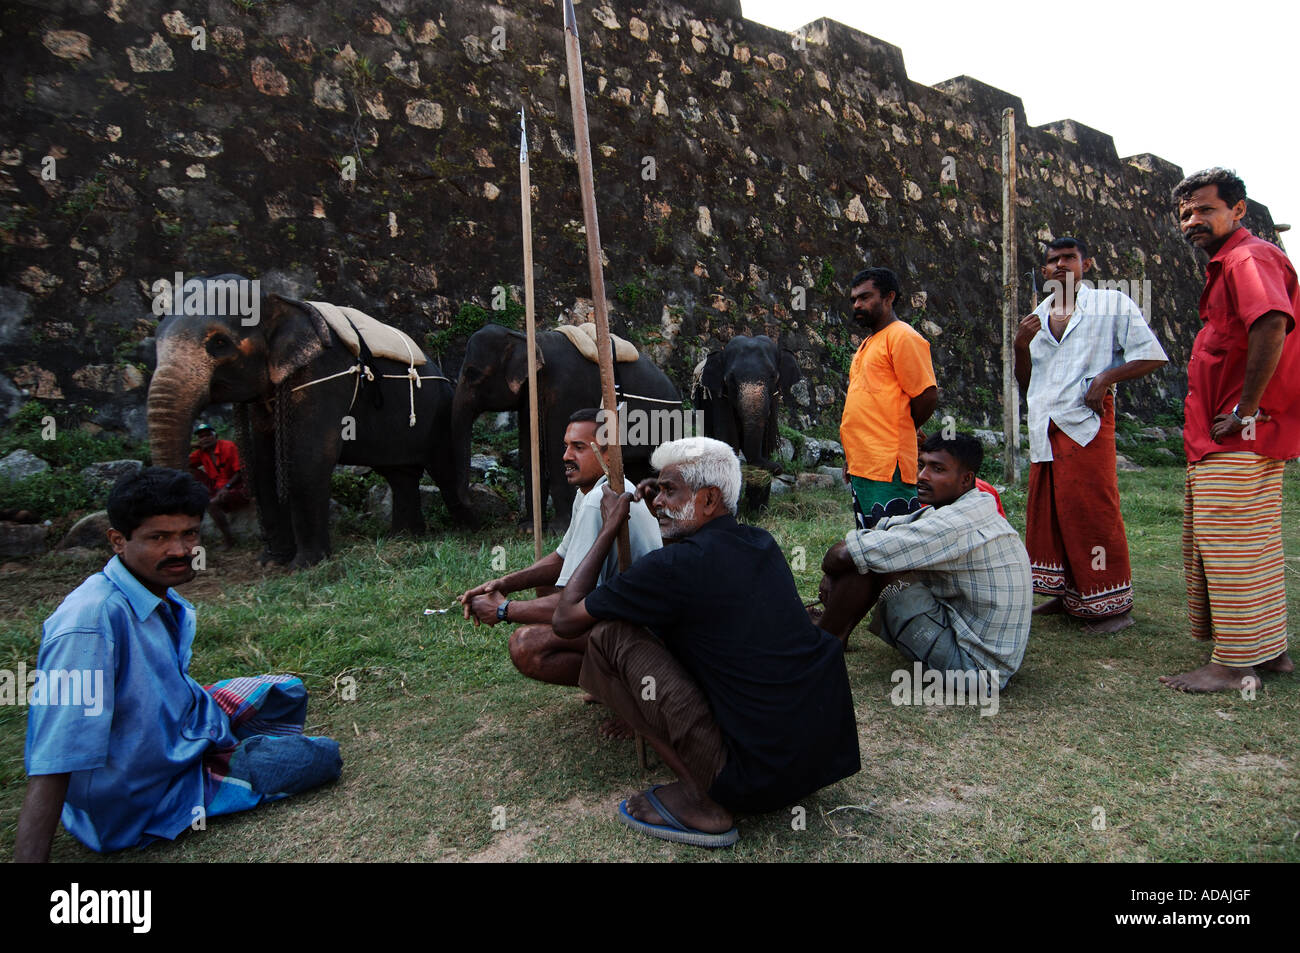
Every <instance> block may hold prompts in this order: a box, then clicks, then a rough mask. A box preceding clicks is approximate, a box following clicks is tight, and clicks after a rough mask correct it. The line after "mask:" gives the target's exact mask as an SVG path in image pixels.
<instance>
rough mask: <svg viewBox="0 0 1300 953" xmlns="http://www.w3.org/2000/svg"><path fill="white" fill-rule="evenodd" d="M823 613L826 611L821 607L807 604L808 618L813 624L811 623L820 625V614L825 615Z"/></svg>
mask: <svg viewBox="0 0 1300 953" xmlns="http://www.w3.org/2000/svg"><path fill="white" fill-rule="evenodd" d="M825 613H826V610H825V609H823V608H821V607H820V606H809V607H808V618H810V619H812V624H813V625H821V624H822V616H823V615H825Z"/></svg>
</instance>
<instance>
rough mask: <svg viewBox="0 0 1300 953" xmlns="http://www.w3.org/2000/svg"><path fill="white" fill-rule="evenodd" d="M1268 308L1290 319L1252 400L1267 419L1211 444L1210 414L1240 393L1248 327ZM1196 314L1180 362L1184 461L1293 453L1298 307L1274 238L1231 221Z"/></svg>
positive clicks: (1299, 440)
mask: <svg viewBox="0 0 1300 953" xmlns="http://www.w3.org/2000/svg"><path fill="white" fill-rule="evenodd" d="M1270 311H1281V312H1282V313H1283V314H1285V315H1287V316H1288V318H1289V319H1290V320H1288V321H1287V335H1286V338H1285V340H1284V341H1283V344H1282V358H1281V360H1280V361H1278V365H1277V370H1275V371H1274V372H1273V376H1272V377H1271V378H1270V379H1269V382H1268V387H1266V388H1265V389H1264V396H1263V398H1262V399H1261V400H1260V402H1259V406H1260V408H1261V409H1262V410H1264V411H1265V412H1266V413H1267V414H1268V415H1269V416H1270V417H1272V420H1270V421H1268V422H1266V423H1258V424H1256V426H1255V439H1254V440H1245V439H1243V437H1242V434H1244V433H1245V431H1240V432H1238V433H1235V434H1233V435H1232V436H1230V437H1225V438H1224V439H1223V441H1222V442H1221V443H1215V442H1214V441H1213V440H1211V439H1210V427H1211V426H1212V425H1213V424H1214V418H1215V417H1216V416H1218V415H1219V414H1226V413H1229V412H1230V411H1231V410H1232V408H1233V407H1235V406H1236V405H1237V403H1238V402H1239V401H1240V400H1241V388H1242V386H1243V385H1244V384H1245V381H1246V343H1247V339H1248V335H1249V333H1250V326H1251V325H1252V324H1254V323H1255V321H1256V320H1258V319H1259V318H1261V317H1263V316H1264V315H1265V314H1268V313H1269V312H1270ZM1200 314H1201V321H1202V322H1203V326H1202V327H1201V331H1200V333H1199V334H1197V335H1196V342H1195V343H1194V344H1193V345H1192V356H1191V359H1190V360H1189V361H1188V362H1187V400H1186V401H1185V402H1184V412H1185V415H1186V421H1185V423H1184V427H1183V448H1184V449H1185V450H1186V452H1187V460H1188V462H1189V463H1195V462H1196V461H1197V460H1199V459H1201V458H1202V457H1204V456H1205V455H1206V454H1210V453H1221V452H1223V451H1226V450H1244V451H1248V452H1251V453H1258V454H1260V455H1261V456H1265V457H1269V458H1271V459H1273V460H1290V459H1291V458H1292V457H1297V456H1300V335H1297V334H1294V333H1292V332H1293V331H1294V329H1295V321H1296V315H1297V314H1300V284H1298V283H1297V281H1296V270H1295V267H1294V266H1293V265H1292V264H1291V261H1290V259H1288V258H1287V256H1286V254H1285V253H1284V252H1283V251H1282V250H1281V249H1280V248H1278V247H1277V246H1276V245H1274V244H1272V243H1270V242H1266V241H1264V240H1263V239H1262V238H1256V237H1255V236H1254V235H1252V234H1251V233H1250V232H1249V231H1247V230H1246V229H1244V228H1238V229H1237V230H1236V231H1235V232H1234V233H1233V234H1232V235H1231V236H1230V237H1229V238H1228V240H1227V241H1226V242H1224V243H1223V247H1222V248H1220V249H1219V250H1218V252H1217V253H1216V254H1215V256H1214V257H1213V258H1211V259H1210V263H1209V265H1208V266H1207V267H1206V269H1205V290H1204V291H1202V292H1201V304H1200Z"/></svg>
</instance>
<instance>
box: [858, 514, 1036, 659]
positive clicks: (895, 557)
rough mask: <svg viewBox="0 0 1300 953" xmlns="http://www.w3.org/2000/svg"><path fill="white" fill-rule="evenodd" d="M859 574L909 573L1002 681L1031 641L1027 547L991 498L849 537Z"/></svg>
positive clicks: (892, 520)
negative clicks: (932, 597) (944, 607)
mask: <svg viewBox="0 0 1300 953" xmlns="http://www.w3.org/2000/svg"><path fill="white" fill-rule="evenodd" d="M844 542H845V543H846V544H847V545H848V549H849V555H850V556H852V557H853V562H854V564H855V565H856V566H857V567H858V572H862V573H865V572H868V571H871V572H880V573H897V572H912V573H914V574H915V578H916V581H917V582H919V583H921V584H923V585H925V586H926V587H927V588H928V589H929V590H930V591H931V592H933V593H934V597H935V598H936V599H937V600H938V601H939V602H941V603H942V604H943V605H944V606H946V607H947V609H948V610H949V620H948V621H949V624H950V625H951V626H952V630H953V633H954V635H955V636H956V638H957V644H958V645H960V646H961V647H962V648H963V649H965V650H966V651H967V652H968V653H969V654H970V655H971V657H973V658H974V659H976V660H977V661H978V662H979V663H980V664H981V665H982V666H984V667H985V668H996V669H997V670H998V671H999V673H1001V675H1002V678H1003V680H1004V681H1005V680H1006V679H1007V678H1010V677H1011V675H1013V674H1014V673H1015V671H1016V669H1018V668H1019V667H1020V660H1021V659H1022V658H1023V657H1024V654H1025V645H1026V644H1027V643H1028V641H1029V614H1030V610H1031V609H1032V605H1033V582H1032V580H1031V578H1030V572H1029V555H1028V554H1027V553H1026V552H1025V546H1024V544H1023V543H1022V542H1021V541H1020V537H1019V536H1018V535H1016V531H1015V530H1014V529H1012V528H1011V524H1010V523H1008V522H1007V521H1006V520H1005V519H1003V518H1002V517H1001V516H999V515H998V510H997V505H996V504H995V503H994V501H993V497H991V496H989V495H988V494H987V493H982V492H980V491H979V490H974V489H972V490H968V491H967V492H966V493H964V494H963V495H961V496H959V497H958V498H957V499H955V500H953V502H951V503H949V504H948V505H947V506H942V507H938V508H935V507H933V506H926V507H923V508H922V509H920V510H917V511H916V512H915V513H909V514H907V515H906V516H891V517H887V518H885V519H882V520H881V521H880V522H879V523H877V524H876V526H875V528H874V529H868V530H853V531H851V532H850V533H849V534H848V535H847V536H845V538H844Z"/></svg>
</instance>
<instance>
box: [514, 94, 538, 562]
mask: <svg viewBox="0 0 1300 953" xmlns="http://www.w3.org/2000/svg"><path fill="white" fill-rule="evenodd" d="M519 207H520V209H521V210H522V215H523V233H524V313H525V322H526V324H527V329H528V423H529V426H528V434H529V437H530V438H531V439H530V441H529V448H528V454H529V466H531V467H532V473H533V557H534V558H535V559H541V558H542V483H541V473H542V458H541V449H540V443H539V440H540V438H539V436H538V431H537V424H538V417H539V415H538V412H537V398H538V395H537V313H536V307H535V302H534V298H533V187H532V185H531V183H530V179H529V175H528V125H527V123H526V122H525V120H524V111H523V109H522V108H520V110H519Z"/></svg>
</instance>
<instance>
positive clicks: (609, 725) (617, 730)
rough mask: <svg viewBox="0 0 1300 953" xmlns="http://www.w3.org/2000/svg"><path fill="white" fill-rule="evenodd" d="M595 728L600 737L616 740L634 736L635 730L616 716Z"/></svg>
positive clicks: (624, 739)
mask: <svg viewBox="0 0 1300 953" xmlns="http://www.w3.org/2000/svg"><path fill="white" fill-rule="evenodd" d="M596 730H597V731H598V732H600V736H601V737H602V738H613V739H615V740H616V741H626V740H628V739H629V738H635V737H636V732H635V731H633V730H632V726H631V725H629V724H628V723H627V722H626V721H624V720H623V719H622V718H619V717H618V716H613V717H610V718H606V719H605V720H604V721H602V722H601V723H600V727H599V728H597V729H596ZM669 810H672V808H669Z"/></svg>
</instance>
